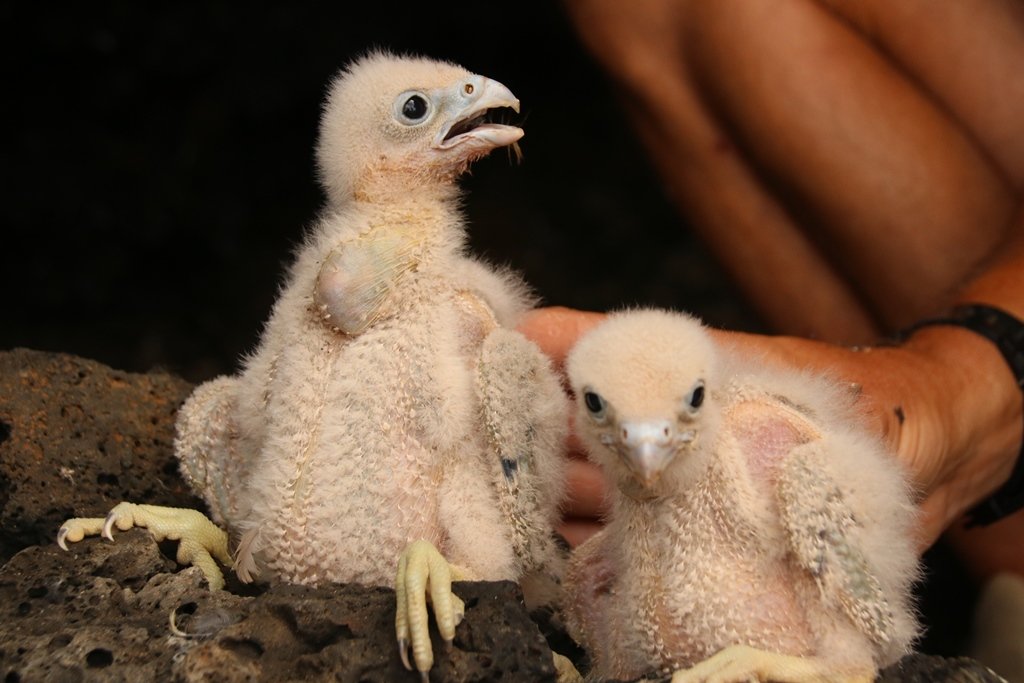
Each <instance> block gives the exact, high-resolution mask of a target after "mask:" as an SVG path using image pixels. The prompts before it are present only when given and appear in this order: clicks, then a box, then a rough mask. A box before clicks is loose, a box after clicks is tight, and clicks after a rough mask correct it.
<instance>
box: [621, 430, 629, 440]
mask: <svg viewBox="0 0 1024 683" xmlns="http://www.w3.org/2000/svg"><path fill="white" fill-rule="evenodd" d="M628 438H629V430H628V429H623V430H622V439H623V440H626V439H628Z"/></svg>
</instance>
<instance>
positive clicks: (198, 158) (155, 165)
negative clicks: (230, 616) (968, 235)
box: [0, 0, 972, 654]
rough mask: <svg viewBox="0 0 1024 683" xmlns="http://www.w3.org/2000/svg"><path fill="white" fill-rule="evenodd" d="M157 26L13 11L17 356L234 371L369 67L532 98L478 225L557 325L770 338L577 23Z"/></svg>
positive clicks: (12, 319)
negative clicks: (516, 146)
mask: <svg viewBox="0 0 1024 683" xmlns="http://www.w3.org/2000/svg"><path fill="white" fill-rule="evenodd" d="M153 4H155V3H139V2H137V1H135V0H132V1H120V2H104V3H78V4H75V5H72V6H70V7H66V8H63V9H61V10H60V11H59V12H58V11H55V10H49V9H47V8H46V7H45V6H42V5H41V4H40V3H4V4H0V32H2V34H3V35H2V36H0V38H2V39H3V40H2V47H0V50H2V51H3V52H2V54H3V56H4V58H3V60H2V64H0V69H2V73H3V81H2V82H3V91H2V93H0V102H3V104H2V105H0V111H2V112H3V122H4V125H3V127H2V130H3V146H2V151H0V159H2V162H0V188H2V192H3V194H2V195H0V197H2V201H0V234H2V236H3V241H2V247H0V285H2V290H0V291H2V297H3V299H2V300H3V308H2V313H0V349H8V348H13V347H16V346H25V347H30V348H34V349H43V350H53V351H64V352H70V353H74V354H78V355H81V356H85V357H88V358H92V359H96V360H100V361H102V362H104V363H107V364H109V365H112V366H114V367H116V368H120V369H125V370H133V371H146V370H149V369H152V368H155V367H160V368H164V369H167V370H170V371H172V372H174V373H177V374H180V375H183V376H184V377H186V378H187V379H189V380H191V381H193V382H198V381H201V380H205V379H208V378H210V377H212V376H214V375H216V374H219V373H225V372H233V371H234V370H235V369H237V364H238V359H239V357H240V356H241V355H242V354H244V353H245V352H246V351H248V350H250V349H251V348H252V347H253V345H254V344H255V342H256V340H257V337H258V335H259V331H260V329H261V326H262V323H263V321H264V320H265V318H266V317H267V314H268V312H269V310H270V306H271V304H272V302H273V300H274V296H275V293H276V291H277V287H278V286H279V284H280V282H281V278H282V274H283V270H284V266H285V265H286V264H287V263H288V261H289V260H290V257H291V251H292V249H293V246H294V245H296V244H298V242H299V240H300V239H301V236H302V234H303V231H304V230H305V229H306V226H308V225H309V224H310V223H311V221H312V220H313V219H314V217H315V216H316V214H317V212H318V211H319V209H320V207H321V204H322V201H323V196H322V194H321V192H320V189H319V187H318V185H317V184H316V180H315V177H314V167H313V144H314V140H315V136H316V129H317V123H318V118H319V107H320V101H321V98H322V95H323V93H324V89H325V86H326V84H327V82H328V81H329V79H330V78H331V76H332V75H333V74H334V73H335V72H336V71H337V70H338V69H339V68H340V67H341V66H343V65H344V64H345V63H346V62H347V61H348V60H349V59H350V58H352V57H353V56H356V55H359V54H361V53H363V52H365V51H366V50H368V49H370V48H373V47H382V48H390V49H392V50H395V51H399V52H415V53H419V54H425V55H427V56H434V57H441V58H446V59H449V60H452V61H456V62H459V63H461V64H463V65H464V66H465V67H467V68H468V69H470V70H471V71H474V72H477V73H481V74H483V75H486V76H489V77H492V78H495V79H497V80H499V81H501V82H503V83H504V84H505V85H507V86H508V87H509V88H511V89H512V91H513V92H515V93H516V95H517V96H518V97H519V98H520V100H521V101H522V104H523V114H524V117H523V118H524V122H523V124H522V125H523V127H524V128H525V130H526V137H525V138H524V140H523V143H522V147H523V151H524V153H525V158H524V160H523V162H522V164H520V165H518V166H517V165H514V164H512V163H510V162H509V160H508V157H507V155H505V154H501V153H498V154H495V155H493V157H491V158H488V159H485V160H483V161H481V162H479V163H478V164H477V165H476V166H475V167H474V171H473V173H472V175H470V176H468V177H466V178H465V179H464V182H463V186H464V187H465V188H466V191H467V196H466V211H467V215H468V217H469V225H470V238H471V244H472V246H473V248H474V250H475V251H476V252H477V253H480V254H483V255H485V256H486V257H488V258H489V259H490V260H492V261H494V262H497V263H503V264H509V265H511V266H513V267H514V268H516V269H518V270H519V271H521V272H522V273H523V274H524V276H525V277H526V279H527V281H528V282H530V283H531V285H532V286H533V287H534V288H535V290H536V291H537V293H538V294H539V295H540V296H541V297H542V298H543V300H544V302H545V303H548V304H561V305H567V306H572V307H576V308H583V309H589V310H607V309H611V308H617V307H622V306H627V305H633V304H650V305H659V306H667V307H673V308H680V309H684V310H689V311H691V312H694V313H696V314H698V315H700V316H702V317H704V318H705V319H706V320H707V321H708V322H709V323H711V324H714V325H718V326H725V327H730V328H736V329H748V330H757V329H759V325H758V322H757V320H756V318H755V317H754V316H753V315H751V313H750V312H749V310H747V309H746V308H744V306H743V305H742V303H741V302H740V300H739V298H738V297H737V296H736V295H735V293H734V291H733V290H732V288H731V287H730V285H729V284H728V283H727V282H726V281H725V280H724V278H723V276H722V275H721V272H720V270H719V269H718V267H717V266H716V264H715V263H714V262H713V261H712V259H710V258H709V257H708V255H707V253H706V251H705V250H704V248H703V247H702V246H701V245H700V244H699V243H697V242H695V241H694V239H693V237H692V236H691V235H690V233H689V232H688V231H687V230H686V226H685V223H684V221H683V219H682V218H681V217H680V216H679V215H678V214H677V213H676V212H675V211H674V209H673V208H672V207H671V205H670V204H669V202H668V200H667V198H666V195H665V193H664V191H663V189H662V188H661V185H660V183H659V181H658V179H657V177H656V176H655V174H654V172H653V170H652V168H651V166H650V164H649V162H648V160H647V158H646V156H645V155H644V153H643V151H642V150H641V149H640V147H639V145H638V143H637V141H636V140H635V138H634V137H633V134H632V131H631V129H630V126H629V124H628V122H627V121H626V119H625V117H624V115H623V111H622V108H621V107H620V104H621V103H620V102H619V101H618V100H617V98H618V95H617V94H616V93H615V91H614V89H613V88H612V86H611V84H610V83H608V81H607V80H606V79H605V77H604V74H603V73H602V72H601V71H600V70H599V69H598V67H597V66H596V65H595V63H594V62H593V61H592V60H591V58H590V57H589V55H587V54H586V53H585V52H584V51H583V49H582V48H581V46H580V44H579V43H578V41H577V38H576V36H575V34H574V33H573V31H572V29H571V27H570V26H569V24H568V23H567V20H566V18H565V16H564V15H563V14H562V12H561V9H560V6H559V5H558V4H557V3H550V2H535V3H504V4H497V3H494V4H486V5H485V4H484V3H479V2H474V3H469V2H464V1H462V0H456V1H450V2H446V3H442V4H438V3H422V2H421V3H408V4H407V6H404V7H403V6H401V5H400V4H398V5H396V4H395V3H382V2H377V3H372V2H371V3H360V7H359V11H358V14H359V18H356V17H354V16H352V15H351V14H350V12H349V11H348V9H347V6H348V5H349V4H350V3H341V2H336V3H331V4H329V5H311V6H299V5H292V4H284V3H281V4H279V5H276V6H275V5H261V6H260V7H259V8H251V7H245V6H243V5H241V4H239V5H237V6H236V5H232V4H226V3H220V2H204V3H199V4H197V5H196V6H181V5H178V4H161V5H159V6H156V7H154V6H150V5H153ZM936 552H937V553H939V554H940V558H939V560H940V561H938V562H935V560H934V557H933V558H931V560H932V562H931V566H932V567H933V568H932V569H930V572H931V573H932V574H933V575H934V576H933V578H932V579H931V580H930V582H929V583H928V584H927V585H926V588H925V592H926V594H927V595H928V596H930V597H929V598H928V601H929V602H934V603H935V604H936V605H937V607H935V608H932V609H929V610H928V612H929V618H928V621H929V622H930V624H931V632H930V635H929V639H928V640H927V641H926V642H925V644H924V648H925V650H926V651H932V652H941V653H947V654H948V653H951V652H952V651H953V648H954V647H955V645H956V644H957V643H958V641H959V639H960V638H962V636H963V633H964V631H965V629H966V627H967V623H966V618H965V616H964V614H965V612H964V610H965V609H966V606H967V605H968V604H969V601H970V598H971V594H972V592H971V591H970V590H964V585H965V584H964V581H963V578H962V577H961V576H959V575H958V574H957V572H956V571H954V570H952V569H949V568H948V564H949V563H948V561H947V559H948V558H945V556H944V555H942V554H941V553H942V551H941V549H940V550H939V551H936ZM934 555H935V553H933V556H934ZM934 566H941V567H943V569H942V570H941V571H936V570H935V569H934Z"/></svg>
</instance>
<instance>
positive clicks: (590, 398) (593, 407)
mask: <svg viewBox="0 0 1024 683" xmlns="http://www.w3.org/2000/svg"><path fill="white" fill-rule="evenodd" d="M583 404H584V405H586V406H587V410H589V411H590V412H591V413H593V414H594V415H600V414H601V413H603V412H604V399H603V398H601V397H600V396H598V395H597V394H595V393H594V392H593V391H588V392H586V393H585V394H583Z"/></svg>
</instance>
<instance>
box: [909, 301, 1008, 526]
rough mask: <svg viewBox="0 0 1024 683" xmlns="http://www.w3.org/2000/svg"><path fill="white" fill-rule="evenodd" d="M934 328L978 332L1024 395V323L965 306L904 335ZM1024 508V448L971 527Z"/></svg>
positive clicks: (971, 518) (976, 510)
mask: <svg viewBox="0 0 1024 683" xmlns="http://www.w3.org/2000/svg"><path fill="white" fill-rule="evenodd" d="M930 325H957V326H959V327H965V328H967V329H969V330H971V331H972V332H977V333H978V334H980V335H981V336H983V337H985V338H986V339H988V340H989V341H991V342H992V343H993V344H995V345H996V347H997V348H998V349H999V352H1000V353H1001V354H1003V358H1005V359H1006V362H1007V363H1008V364H1009V365H1010V370H1011V371H1012V372H1013V376H1014V379H1016V380H1017V386H1018V387H1019V388H1020V390H1021V391H1022V392H1024V323H1022V322H1021V321H1020V320H1018V319H1017V318H1015V317H1014V316H1012V315H1010V314H1009V313H1007V312H1006V311H1003V310H1000V309H998V308H995V307H993V306H986V305H983V304H964V305H961V306H956V307H955V308H953V309H952V310H951V311H950V312H949V314H947V315H944V316H941V317H937V318H926V319H925V320H921V321H918V322H916V323H914V324H913V325H911V326H910V327H909V328H907V329H906V330H904V331H903V332H901V333H900V335H899V337H900V339H906V338H907V337H909V336H910V335H911V334H912V333H913V332H915V331H916V330H919V329H921V328H922V327H927V326H930ZM1022 507H1024V446H1022V448H1021V454H1020V455H1018V456H1017V463H1016V464H1015V465H1014V468H1013V472H1012V473H1011V474H1010V478H1009V479H1008V480H1007V482H1006V483H1005V484H1003V485H1002V486H1001V487H1000V488H999V489H997V490H996V491H995V492H994V493H993V494H992V495H991V496H989V497H988V498H986V499H985V500H983V501H981V502H980V503H978V504H977V505H975V506H974V507H973V508H971V509H970V510H969V511H968V512H967V526H968V527H972V526H978V525H987V524H991V523H992V522H995V521H998V520H1000V519H1002V518H1003V517H1006V516H1008V515H1010V514H1012V513H1014V512H1016V511H1017V510H1019V509H1021V508H1022Z"/></svg>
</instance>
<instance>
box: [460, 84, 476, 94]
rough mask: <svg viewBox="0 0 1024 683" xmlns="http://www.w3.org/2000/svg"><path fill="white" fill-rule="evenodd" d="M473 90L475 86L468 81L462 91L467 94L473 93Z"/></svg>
mask: <svg viewBox="0 0 1024 683" xmlns="http://www.w3.org/2000/svg"><path fill="white" fill-rule="evenodd" d="M473 90H474V88H473V84H472V83H466V84H465V85H464V86H462V92H464V93H466V94H467V95H472V94H473Z"/></svg>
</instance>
